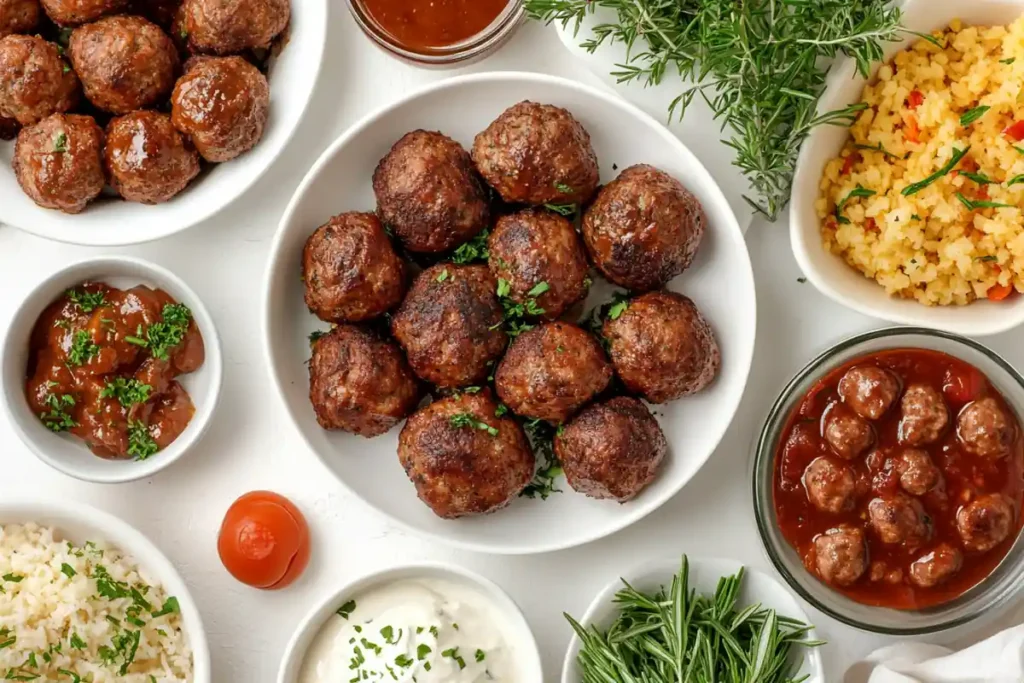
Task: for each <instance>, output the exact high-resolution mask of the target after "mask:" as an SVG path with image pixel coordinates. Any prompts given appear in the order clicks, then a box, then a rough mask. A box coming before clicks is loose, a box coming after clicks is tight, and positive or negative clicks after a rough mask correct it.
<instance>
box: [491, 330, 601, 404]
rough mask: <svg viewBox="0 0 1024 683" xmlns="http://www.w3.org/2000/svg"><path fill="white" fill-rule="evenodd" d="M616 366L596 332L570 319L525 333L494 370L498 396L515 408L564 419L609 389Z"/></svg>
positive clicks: (513, 344)
mask: <svg viewBox="0 0 1024 683" xmlns="http://www.w3.org/2000/svg"><path fill="white" fill-rule="evenodd" d="M611 379H612V367H611V365H610V364H609V363H608V358H607V357H606V356H605V355H604V350H602V349H601V345H600V344H599V343H598V341H597V340H596V339H594V337H593V336H591V335H590V334H589V333H587V332H586V331H584V330H582V329H580V328H579V327H576V326H575V325H571V324H569V323H565V322H553V323H545V324H543V325H540V326H539V327H535V328H533V329H532V330H528V331H527V332H524V333H523V334H521V335H520V336H519V337H518V338H516V340H515V341H514V342H512V345H511V346H510V347H509V349H508V353H507V354H505V357H504V358H502V359H501V364H500V365H498V371H497V372H496V373H495V374H494V381H495V388H496V389H497V391H498V397H499V398H501V400H502V401H503V402H504V403H505V404H506V405H508V407H509V408H511V409H512V410H513V411H514V412H515V413H517V414H519V415H522V416H524V417H529V418H538V419H541V420H547V421H548V422H553V423H556V424H558V423H560V422H563V421H565V420H566V419H568V418H569V417H570V416H571V415H572V414H573V413H575V412H576V411H577V410H578V409H579V408H580V406H582V405H584V404H585V403H587V402H588V401H589V400H591V399H592V398H594V396H596V395H597V394H599V393H601V392H602V391H604V389H605V387H607V386H608V383H609V382H610V381H611Z"/></svg>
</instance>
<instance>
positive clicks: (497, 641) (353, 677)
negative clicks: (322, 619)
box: [298, 578, 519, 683]
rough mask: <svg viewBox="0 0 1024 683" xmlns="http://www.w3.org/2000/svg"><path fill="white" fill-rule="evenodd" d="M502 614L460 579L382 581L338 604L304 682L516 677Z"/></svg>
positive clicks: (427, 682)
mask: <svg viewBox="0 0 1024 683" xmlns="http://www.w3.org/2000/svg"><path fill="white" fill-rule="evenodd" d="M503 621H504V620H503V618H502V615H501V614H500V613H499V612H498V610H497V609H496V608H495V607H493V606H492V605H491V604H490V603H489V602H488V600H487V599H486V598H485V597H484V596H483V595H481V594H480V593H479V592H478V591H476V590H474V589H473V588H471V587H468V586H464V585H461V584H459V583H456V582H453V581H446V580H442V579H433V578H430V579H417V580H402V581H395V582H392V583H385V584H381V585H378V586H375V587H373V588H370V589H369V590H367V591H366V592H364V593H363V594H361V595H357V596H356V597H355V598H354V599H353V600H349V601H348V602H346V603H345V604H343V605H338V611H337V612H336V614H335V615H334V616H332V617H331V618H330V619H329V620H328V621H327V623H326V624H324V626H323V628H321V630H320V632H319V633H318V634H317V636H316V638H315V639H314V640H313V643H312V645H310V648H309V650H308V651H307V653H306V656H305V659H304V660H303V663H302V669H301V671H300V673H299V679H298V683H339V682H342V683H343V682H345V681H348V682H349V683H357V682H359V683H361V682H363V681H366V682H367V683H373V682H374V681H390V682H391V683H395V682H396V681H397V682H398V683H413V682H415V683H442V682H444V683H484V682H488V683H490V682H497V683H517V682H518V680H519V679H518V677H517V675H516V670H515V666H516V665H515V662H514V661H513V657H512V656H511V652H512V648H510V647H509V643H507V642H506V641H505V638H504V635H503V634H502V632H501V631H500V629H499V626H500V624H502V623H503Z"/></svg>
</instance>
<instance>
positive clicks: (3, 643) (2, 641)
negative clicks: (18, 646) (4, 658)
mask: <svg viewBox="0 0 1024 683" xmlns="http://www.w3.org/2000/svg"><path fill="white" fill-rule="evenodd" d="M16 642H18V636H14V635H12V636H10V637H7V636H3V637H0V650H3V649H4V648H5V647H10V646H11V645H14V644H15V643H16Z"/></svg>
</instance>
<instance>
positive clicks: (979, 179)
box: [960, 171, 995, 185]
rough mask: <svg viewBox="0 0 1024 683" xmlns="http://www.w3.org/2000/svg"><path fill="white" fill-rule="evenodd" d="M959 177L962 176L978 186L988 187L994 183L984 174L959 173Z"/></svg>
mask: <svg viewBox="0 0 1024 683" xmlns="http://www.w3.org/2000/svg"><path fill="white" fill-rule="evenodd" d="M960 175H962V176H963V177H964V178H968V179H970V180H973V181H974V182H976V183H978V184H979V185H990V184H992V183H994V182H995V181H994V180H992V179H991V178H989V177H988V176H987V175H985V174H984V173H971V172H970V171H960Z"/></svg>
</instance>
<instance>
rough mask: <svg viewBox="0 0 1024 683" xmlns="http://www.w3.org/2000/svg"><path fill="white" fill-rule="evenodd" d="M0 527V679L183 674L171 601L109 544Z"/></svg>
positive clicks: (153, 680) (135, 681)
mask: <svg viewBox="0 0 1024 683" xmlns="http://www.w3.org/2000/svg"><path fill="white" fill-rule="evenodd" d="M57 538H58V534H57V532H56V531H55V530H54V529H51V528H46V527H40V526H37V525H35V524H26V525H24V526H22V525H17V524H8V525H0V680H13V681H34V680H38V681H68V683H84V682H87V681H88V682H91V683H104V682H105V681H121V682H123V683H165V682H169V681H191V680H192V653H191V649H190V648H189V645H188V639H187V637H186V635H185V632H184V629H183V626H182V619H181V614H180V612H179V609H178V602H177V599H176V598H174V597H173V596H168V595H166V594H165V593H164V590H163V588H162V587H161V586H160V585H159V584H157V583H156V582H154V581H153V580H152V579H151V578H150V577H147V576H146V574H145V571H144V570H143V569H141V568H139V567H138V566H136V565H135V563H134V562H133V561H132V559H131V558H129V557H127V556H125V555H124V554H123V553H121V552H120V551H118V550H117V549H115V548H111V547H109V546H106V545H104V544H102V543H101V542H100V541H99V540H98V539H97V541H96V542H95V543H93V542H90V543H86V545H85V546H84V547H77V546H74V545H72V544H71V543H69V542H66V541H59V540H57Z"/></svg>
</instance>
